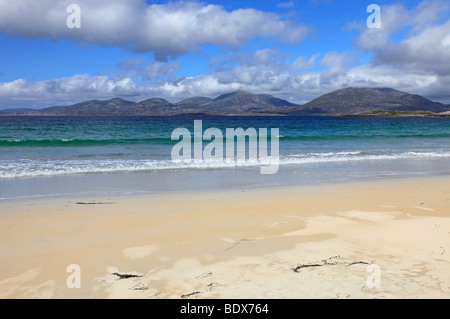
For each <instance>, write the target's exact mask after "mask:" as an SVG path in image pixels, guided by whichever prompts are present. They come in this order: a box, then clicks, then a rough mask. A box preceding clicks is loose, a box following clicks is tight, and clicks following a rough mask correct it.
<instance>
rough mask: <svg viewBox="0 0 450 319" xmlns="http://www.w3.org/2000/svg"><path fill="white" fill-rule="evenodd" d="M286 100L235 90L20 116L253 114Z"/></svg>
mask: <svg viewBox="0 0 450 319" xmlns="http://www.w3.org/2000/svg"><path fill="white" fill-rule="evenodd" d="M297 106H298V105H297V104H292V103H290V102H288V101H285V100H281V99H278V98H275V97H273V96H271V95H268V94H259V95H254V94H250V93H247V92H244V91H237V92H233V93H229V94H225V95H221V96H219V97H217V98H216V99H211V98H207V97H193V98H189V99H186V100H183V101H180V102H178V103H175V104H172V103H170V102H168V101H166V100H164V99H160V98H151V99H148V100H144V101H141V102H131V101H126V100H123V99H119V98H114V99H110V100H106V101H98V100H91V101H86V102H81V103H77V104H74V105H70V106H53V107H48V108H44V109H41V110H32V111H28V112H24V113H22V115H42V116H93V115H96V116H166V115H180V114H210V115H230V114H244V113H245V114H256V113H277V112H280V111H287V110H289V109H293V108H295V107H297Z"/></svg>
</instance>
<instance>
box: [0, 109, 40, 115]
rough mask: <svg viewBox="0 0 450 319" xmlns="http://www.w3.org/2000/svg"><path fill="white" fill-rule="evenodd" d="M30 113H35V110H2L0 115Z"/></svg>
mask: <svg viewBox="0 0 450 319" xmlns="http://www.w3.org/2000/svg"><path fill="white" fill-rule="evenodd" d="M30 111H33V109H26V108H16V109H5V110H0V113H2V114H21V113H25V112H30Z"/></svg>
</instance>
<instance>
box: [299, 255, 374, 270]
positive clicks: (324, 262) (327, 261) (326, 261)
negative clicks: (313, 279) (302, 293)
mask: <svg viewBox="0 0 450 319" xmlns="http://www.w3.org/2000/svg"><path fill="white" fill-rule="evenodd" d="M336 258H340V256H339V255H338V256H333V257H330V258H327V259H324V260H322V262H320V263H311V264H299V265H297V266H296V267H294V268H292V271H294V272H299V271H300V270H301V269H303V268H313V267H322V266H336V265H343V266H346V267H349V266H353V265H358V264H362V265H369V263H368V262H366V261H362V260H355V261H352V262H349V263H348V262H339V261H332V260H333V259H336Z"/></svg>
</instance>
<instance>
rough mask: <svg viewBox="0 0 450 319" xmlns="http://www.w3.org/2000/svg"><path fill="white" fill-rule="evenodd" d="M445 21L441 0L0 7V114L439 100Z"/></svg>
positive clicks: (44, 0) (75, 1)
mask: <svg viewBox="0 0 450 319" xmlns="http://www.w3.org/2000/svg"><path fill="white" fill-rule="evenodd" d="M370 4H376V5H378V6H379V7H380V9H381V10H380V15H379V22H380V25H379V28H373V27H372V28H371V27H369V26H372V25H370V23H369V24H368V20H370V21H369V22H375V21H376V20H373V16H371V15H372V14H373V13H374V11H369V12H368V10H367V8H368V6H369V5H370ZM71 5H76V6H77V7H76V9H79V11H78V10H75V11H74V10H73V6H71ZM68 9H70V10H68ZM78 13H79V15H78ZM369 17H370V18H369ZM368 18H369V19H368ZM449 18H450V2H449V1H447V0H424V1H420V0H418V1H414V0H397V1H388V0H369V1H366V0H281V1H261V0H242V1H235V0H228V1H226V0H224V1H202V2H200V1H156V0H147V1H145V0H67V1H66V0H39V1H35V0H0V109H7V108H15V107H26V108H36V109H37V108H43V107H48V106H56V105H72V104H75V103H79V102H82V101H86V100H91V99H98V100H106V99H111V98H115V97H120V98H124V99H127V100H130V101H142V100H145V99H148V98H152V97H159V98H164V99H166V100H168V101H170V102H178V101H180V100H182V99H185V98H188V97H193V96H206V97H212V98H214V97H217V96H218V95H220V94H224V93H229V92H233V91H236V90H245V91H247V92H250V93H253V94H260V93H267V94H272V95H274V96H276V97H278V98H283V99H286V100H288V101H290V102H293V103H298V104H303V103H306V102H309V101H311V100H312V99H314V98H317V97H319V96H320V95H322V94H326V93H329V92H331V91H334V90H338V89H341V88H345V87H374V88H375V87H390V88H394V89H397V90H401V91H404V92H408V93H412V94H419V95H422V96H425V97H426V98H429V99H431V100H433V101H437V102H441V103H445V104H450V89H449V88H450V19H449ZM377 21H378V20H377ZM78 22H79V24H77V23H78Z"/></svg>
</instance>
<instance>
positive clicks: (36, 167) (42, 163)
mask: <svg viewBox="0 0 450 319" xmlns="http://www.w3.org/2000/svg"><path fill="white" fill-rule="evenodd" d="M433 158H450V152H414V151H409V152H403V153H398V154H369V153H366V152H361V151H351V152H327V153H304V154H290V155H282V156H280V158H279V161H278V165H280V166H287V165H305V164H314V163H332V162H352V161H377V160H398V159H433ZM270 164H276V162H271V159H270V158H261V159H254V160H246V161H239V162H237V161H234V162H233V161H232V162H227V161H224V160H205V161H194V160H187V161H177V162H175V161H172V160H115V159H114V160H113V159H105V160H14V161H13V160H3V161H0V179H11V178H21V177H38V176H56V175H72V174H90V173H126V172H144V171H164V170H166V171H168V170H173V171H177V170H196V169H221V168H233V167H254V166H263V165H270Z"/></svg>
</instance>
